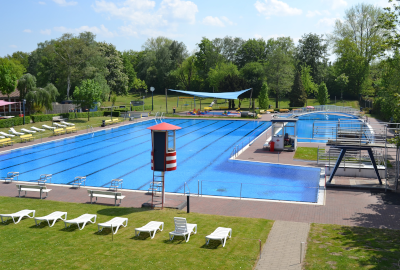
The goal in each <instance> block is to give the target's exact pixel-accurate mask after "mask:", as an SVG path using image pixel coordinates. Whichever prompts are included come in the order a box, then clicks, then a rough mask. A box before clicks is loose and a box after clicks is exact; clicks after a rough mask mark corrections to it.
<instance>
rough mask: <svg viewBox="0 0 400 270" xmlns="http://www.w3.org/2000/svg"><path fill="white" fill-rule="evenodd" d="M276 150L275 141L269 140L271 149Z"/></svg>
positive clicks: (271, 150)
mask: <svg viewBox="0 0 400 270" xmlns="http://www.w3.org/2000/svg"><path fill="white" fill-rule="evenodd" d="M274 150H275V142H269V151H270V152H274Z"/></svg>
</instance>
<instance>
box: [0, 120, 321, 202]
mask: <svg viewBox="0 0 400 270" xmlns="http://www.w3.org/2000/svg"><path fill="white" fill-rule="evenodd" d="M165 122H168V123H171V124H174V125H177V126H180V127H182V129H181V130H178V131H177V140H176V143H177V165H178V167H177V170H176V171H172V172H167V173H166V185H165V188H166V191H167V192H176V193H182V192H183V190H184V188H185V187H184V184H185V182H186V183H187V187H189V188H190V191H191V192H192V193H196V194H197V193H202V194H203V195H219V196H228V197H229V196H230V197H242V198H259V199H273V200H288V201H302V202H316V201H317V198H318V187H319V180H320V169H318V168H304V167H293V166H285V165H270V164H263V163H255V162H245V161H237V160H229V157H230V153H231V151H232V148H233V147H234V146H235V145H237V144H240V143H241V142H242V141H244V142H246V143H248V141H249V138H250V136H251V138H253V136H257V135H259V134H261V133H262V132H264V131H265V129H267V128H268V127H269V126H270V122H264V121H258V122H257V121H242V120H202V119H193V120H192V119H167V120H165ZM152 125H155V122H154V120H151V121H146V122H141V123H136V124H131V125H127V126H122V127H118V128H114V129H108V130H104V131H99V132H95V133H94V134H93V135H92V134H86V135H81V136H76V137H73V138H68V139H63V140H59V141H54V142H49V143H44V144H40V145H36V146H32V147H27V148H22V149H17V150H14V151H12V152H6V153H3V154H1V155H0V160H1V163H0V167H1V173H0V176H2V177H4V176H6V174H7V172H10V171H17V172H20V177H19V180H22V181H34V180H36V179H38V178H39V175H40V174H53V178H52V183H59V184H68V183H70V182H71V181H72V180H73V179H74V177H76V176H85V175H86V176H87V180H86V185H87V186H95V187H108V186H109V185H110V181H111V179H114V178H122V179H124V183H123V188H127V189H136V190H147V189H148V188H149V184H150V182H151V181H152V171H151V166H150V161H151V156H150V149H151V142H150V139H151V135H150V131H149V130H148V129H146V128H147V127H149V126H152ZM186 191H187V190H186Z"/></svg>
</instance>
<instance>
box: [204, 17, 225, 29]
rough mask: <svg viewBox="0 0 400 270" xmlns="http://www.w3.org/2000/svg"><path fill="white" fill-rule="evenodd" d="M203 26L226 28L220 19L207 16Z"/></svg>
mask: <svg viewBox="0 0 400 270" xmlns="http://www.w3.org/2000/svg"><path fill="white" fill-rule="evenodd" d="M203 24H205V25H210V26H218V27H225V24H224V23H223V22H222V21H221V20H220V19H219V18H218V17H213V16H207V17H205V18H204V19H203Z"/></svg>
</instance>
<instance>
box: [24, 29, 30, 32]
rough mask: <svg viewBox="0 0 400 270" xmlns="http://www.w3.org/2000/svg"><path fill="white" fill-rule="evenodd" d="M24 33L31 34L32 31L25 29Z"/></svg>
mask: <svg viewBox="0 0 400 270" xmlns="http://www.w3.org/2000/svg"><path fill="white" fill-rule="evenodd" d="M24 32H25V33H32V30H31V29H25V30H24Z"/></svg>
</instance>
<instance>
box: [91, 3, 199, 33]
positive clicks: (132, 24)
mask: <svg viewBox="0 0 400 270" xmlns="http://www.w3.org/2000/svg"><path fill="white" fill-rule="evenodd" d="M92 7H93V9H94V10H95V11H96V12H102V13H105V14H108V15H109V16H110V17H114V18H117V19H120V20H123V21H125V22H129V23H127V24H125V25H124V26H121V27H119V30H120V31H121V35H126V36H136V35H137V34H142V35H150V36H153V34H154V33H161V35H165V36H168V35H169V36H171V32H174V31H177V29H178V25H179V24H178V23H179V22H186V23H190V24H194V23H195V22H196V13H197V12H198V8H197V5H196V4H195V3H193V2H191V1H185V0H162V1H161V3H160V5H159V7H158V8H157V7H156V2H155V1H151V0H126V1H125V2H123V3H121V4H115V3H113V2H107V1H106V0H96V1H95V3H94V5H92Z"/></svg>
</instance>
